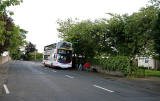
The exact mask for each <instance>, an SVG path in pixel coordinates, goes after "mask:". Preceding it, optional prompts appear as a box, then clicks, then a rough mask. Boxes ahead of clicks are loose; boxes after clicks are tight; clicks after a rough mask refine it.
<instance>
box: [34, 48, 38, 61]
mask: <svg viewBox="0 0 160 101" xmlns="http://www.w3.org/2000/svg"><path fill="white" fill-rule="evenodd" d="M36 53H37V50H35V55H34V56H35V57H34V60H35V61H36V58H37V56H36Z"/></svg>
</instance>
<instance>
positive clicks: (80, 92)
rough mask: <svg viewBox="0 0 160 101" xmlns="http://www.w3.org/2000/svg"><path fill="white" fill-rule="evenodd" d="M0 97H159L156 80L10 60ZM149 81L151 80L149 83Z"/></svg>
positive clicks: (143, 100)
mask: <svg viewBox="0 0 160 101" xmlns="http://www.w3.org/2000/svg"><path fill="white" fill-rule="evenodd" d="M9 65H10V72H9V75H8V80H7V81H8V82H6V87H7V89H8V91H9V93H8V94H6V90H4V91H3V94H2V95H1V96H0V101H159V99H160V93H159V90H155V89H148V87H149V86H148V85H152V84H154V85H152V86H155V85H157V86H156V87H157V89H159V88H158V87H160V86H159V82H157V81H148V80H133V79H125V78H118V77H112V76H109V75H103V74H99V73H91V72H84V71H75V70H64V69H52V68H47V67H44V66H43V65H42V64H41V63H37V62H36V63H35V62H27V61H13V62H11V63H9ZM151 82H152V83H151Z"/></svg>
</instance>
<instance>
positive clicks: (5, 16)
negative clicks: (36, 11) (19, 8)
mask: <svg viewBox="0 0 160 101" xmlns="http://www.w3.org/2000/svg"><path fill="white" fill-rule="evenodd" d="M20 2H22V1H21V0H0V54H2V53H3V52H4V51H9V52H10V54H11V56H13V54H14V53H16V51H17V50H18V48H19V47H20V46H22V45H23V43H24V39H25V38H26V36H25V34H26V33H27V31H25V30H23V29H21V28H20V27H19V26H17V25H15V24H14V22H13V19H12V18H11V17H10V16H11V15H13V12H11V11H8V10H7V7H9V6H15V5H19V4H20Z"/></svg>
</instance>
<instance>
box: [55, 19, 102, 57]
mask: <svg viewBox="0 0 160 101" xmlns="http://www.w3.org/2000/svg"><path fill="white" fill-rule="evenodd" d="M58 24H59V26H60V27H59V28H58V31H59V37H60V38H62V39H63V40H64V41H69V42H71V43H72V44H73V49H74V53H75V54H77V55H81V56H84V57H85V58H88V57H94V56H95V55H96V54H98V50H99V49H100V47H99V46H100V40H101V39H102V38H101V35H102V33H104V31H105V30H104V29H105V26H104V25H105V23H104V21H102V20H100V21H98V20H96V21H94V22H92V21H90V20H85V21H81V22H73V21H72V20H71V19H69V20H67V21H59V22H58Z"/></svg>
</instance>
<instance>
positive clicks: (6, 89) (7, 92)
mask: <svg viewBox="0 0 160 101" xmlns="http://www.w3.org/2000/svg"><path fill="white" fill-rule="evenodd" d="M3 87H4V89H5V91H6V94H9V93H10V92H9V90H8V88H7V85H5V84H4V85H3Z"/></svg>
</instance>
